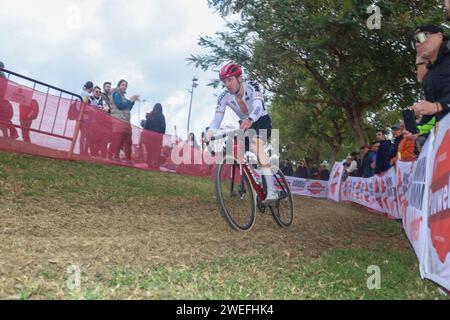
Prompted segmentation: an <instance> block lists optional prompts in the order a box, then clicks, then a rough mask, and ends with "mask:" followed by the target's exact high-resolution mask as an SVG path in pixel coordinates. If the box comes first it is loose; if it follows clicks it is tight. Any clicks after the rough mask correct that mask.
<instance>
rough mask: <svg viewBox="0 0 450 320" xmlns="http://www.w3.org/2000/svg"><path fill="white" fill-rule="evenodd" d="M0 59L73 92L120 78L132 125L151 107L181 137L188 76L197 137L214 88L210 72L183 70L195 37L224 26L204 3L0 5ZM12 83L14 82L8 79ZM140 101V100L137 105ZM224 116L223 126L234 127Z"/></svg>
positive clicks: (107, 0)
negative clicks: (159, 109)
mask: <svg viewBox="0 0 450 320" xmlns="http://www.w3.org/2000/svg"><path fill="white" fill-rule="evenodd" d="M0 8H1V9H0V21H1V24H2V26H3V27H2V28H0V39H2V45H1V46H0V61H2V62H4V64H5V67H6V69H9V70H11V71H14V72H17V73H20V74H23V75H26V76H29V77H31V78H34V79H38V80H40V81H42V82H45V83H49V84H51V85H54V86H57V87H60V88H63V89H66V90H68V91H71V92H74V93H81V91H82V86H83V84H84V83H85V82H86V81H87V80H92V81H93V82H94V83H95V84H96V85H99V86H100V87H101V86H102V84H103V83H104V82H105V81H110V82H112V83H113V87H114V86H115V85H116V84H117V82H118V81H119V80H120V79H126V80H128V93H127V95H128V96H132V95H134V94H139V95H140V96H141V100H143V101H141V102H137V103H136V105H135V107H134V109H133V111H132V120H131V122H132V123H133V124H135V125H138V124H139V123H140V120H139V119H143V118H144V117H145V113H146V112H149V111H151V109H152V108H153V105H154V104H155V103H157V102H159V103H161V104H162V105H163V111H164V114H165V117H166V123H167V132H166V133H167V134H174V133H175V126H176V128H177V129H176V130H177V132H176V133H177V135H178V136H180V137H181V138H186V135H187V131H186V130H187V119H188V111H189V103H190V97H191V96H190V93H189V92H188V90H190V89H191V85H192V78H193V77H194V76H195V77H197V78H198V79H199V81H198V84H199V86H198V87H197V88H196V89H194V96H193V103H192V115H191V124H190V127H191V130H190V131H193V132H194V133H195V134H196V135H197V136H198V135H199V134H200V133H201V132H202V130H203V129H204V128H205V127H206V126H208V125H209V124H210V122H211V120H212V118H213V117H214V112H215V106H216V101H217V95H218V94H220V92H221V91H222V88H218V89H214V88H212V87H209V86H207V84H208V83H209V82H210V80H211V79H213V78H216V77H217V75H216V74H215V73H213V72H203V71H202V70H200V69H196V68H195V66H194V65H189V64H188V62H187V61H186V59H187V58H188V57H189V56H190V55H191V54H198V53H202V52H203V53H204V52H205V51H204V49H202V48H200V47H199V46H198V39H199V37H200V36H206V35H209V36H212V35H214V33H215V32H218V31H222V30H224V29H225V21H224V20H223V19H222V18H221V17H220V15H219V14H218V13H217V12H215V11H214V9H212V8H208V5H207V0H127V1H117V0H76V1H75V0H39V1H32V0H14V1H11V0H0ZM12 80H14V79H13V78H12ZM144 100H145V101H144ZM236 122H237V117H236V116H235V115H234V114H233V113H232V112H227V115H226V117H225V120H224V122H223V125H224V126H226V125H234V126H236Z"/></svg>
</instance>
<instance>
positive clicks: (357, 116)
mask: <svg viewBox="0 0 450 320" xmlns="http://www.w3.org/2000/svg"><path fill="white" fill-rule="evenodd" d="M371 4H372V2H371V1H358V0H347V1H341V0H339V1H338V0H336V1H335V0H322V1H310V0H259V1H253V0H210V1H209V5H210V6H211V7H212V8H214V9H216V10H218V11H219V12H220V13H221V14H222V15H223V16H224V17H227V16H229V15H231V14H239V17H240V18H239V19H237V20H236V21H233V22H228V23H227V30H226V31H222V32H219V33H217V34H216V36H215V37H201V38H200V40H199V45H200V46H201V47H203V48H205V49H207V50H206V53H204V54H200V55H194V56H191V57H190V58H189V59H188V60H189V61H190V62H192V63H195V65H196V66H198V67H201V68H202V69H216V68H217V67H218V66H220V65H221V64H223V63H225V62H228V61H236V62H238V63H240V64H242V65H243V66H244V67H245V69H246V71H247V73H248V75H249V77H251V78H255V79H257V80H258V81H260V82H261V83H262V84H263V85H264V87H265V88H266V89H268V90H269V91H270V92H272V93H273V94H274V95H273V97H274V105H275V104H276V107H273V108H272V110H271V113H272V114H274V113H277V112H278V113H279V114H277V115H276V116H275V114H274V116H275V117H276V118H277V119H278V121H279V123H280V124H284V125H286V124H287V123H289V121H290V116H291V114H284V112H283V110H284V108H288V106H289V108H294V109H296V112H297V113H302V114H304V113H308V114H307V115H302V118H306V119H303V120H304V123H303V124H302V126H301V128H298V130H300V133H299V134H298V135H297V136H294V135H293V132H294V130H290V131H287V130H285V131H286V134H289V135H288V136H285V135H283V136H282V137H281V138H282V140H283V141H282V143H283V144H285V145H288V144H289V142H290V141H292V140H296V141H299V140H298V136H301V137H305V138H303V139H302V140H301V141H299V142H298V143H299V145H298V146H297V149H298V150H302V152H303V153H307V152H308V151H307V150H305V149H303V148H304V146H305V145H313V144H314V142H315V141H317V140H319V139H325V137H326V136H334V137H339V136H341V135H342V139H338V140H337V141H336V142H335V144H336V145H344V146H347V145H350V149H351V148H353V149H355V150H356V149H357V148H358V147H359V145H361V144H363V143H365V142H367V141H368V140H371V139H372V136H369V135H368V134H367V133H368V132H370V130H371V129H372V126H374V125H376V126H377V127H380V126H381V127H388V126H390V125H392V124H393V123H394V122H398V120H399V119H398V117H399V110H400V109H402V108H404V107H405V106H407V105H410V104H411V103H413V102H414V101H416V100H417V97H418V94H419V90H418V87H413V86H411V85H408V83H414V81H415V73H414V69H413V66H414V59H415V51H414V50H413V49H412V48H411V46H410V39H411V35H412V32H413V30H414V27H415V26H417V25H419V24H422V23H425V22H426V23H440V22H442V20H443V12H442V1H438V0H433V1H410V0H399V1H377V2H376V4H377V5H378V6H379V7H380V9H381V14H382V20H381V29H379V30H370V29H369V28H368V27H367V20H368V18H369V17H370V16H371V14H372V13H370V12H369V13H368V11H367V8H368V7H369V6H370V5H371ZM275 101H276V102H275ZM316 109H319V110H322V111H323V110H324V109H325V111H323V112H322V111H321V116H320V117H319V118H320V119H318V117H317V110H316ZM331 109H336V110H333V111H331ZM311 119H316V120H317V121H310V120H311ZM333 121H336V122H337V123H338V124H342V123H346V126H347V127H348V129H350V130H352V132H353V134H351V133H350V132H349V130H347V129H346V130H344V129H341V128H340V127H339V125H338V126H337V127H336V125H335V124H333ZM317 123H320V124H322V125H323V126H326V127H327V128H322V130H319V129H318V128H316V126H317ZM291 127H292V128H294V127H295V124H291ZM318 132H319V133H322V132H325V137H322V136H318V135H317V133H318ZM309 136H314V137H313V138H315V139H313V138H311V139H309ZM308 139H309V140H308ZM316 145H317V144H316ZM322 145H323V146H324V147H321V148H320V150H316V151H315V152H316V153H317V152H319V153H322V154H323V153H328V154H329V156H331V157H333V156H336V155H338V154H342V151H343V150H342V149H340V148H335V147H333V143H330V142H328V141H326V140H322ZM296 152H297V151H296ZM298 152H300V151H298Z"/></svg>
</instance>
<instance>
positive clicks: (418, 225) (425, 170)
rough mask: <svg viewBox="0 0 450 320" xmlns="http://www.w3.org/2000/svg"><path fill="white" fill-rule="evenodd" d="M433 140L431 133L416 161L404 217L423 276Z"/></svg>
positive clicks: (406, 231)
mask: <svg viewBox="0 0 450 320" xmlns="http://www.w3.org/2000/svg"><path fill="white" fill-rule="evenodd" d="M433 142H434V134H433V133H431V134H430V137H429V138H428V141H427V143H426V144H425V146H424V147H423V149H422V152H421V153H420V156H419V159H418V160H417V161H416V162H415V163H414V167H413V170H412V175H411V184H410V187H409V189H408V194H407V199H408V207H407V210H406V216H405V218H404V219H403V227H404V229H405V233H406V236H407V237H408V239H409V241H410V242H411V245H412V247H413V248H414V251H415V253H416V256H417V259H418V260H419V270H420V274H421V275H422V277H424V276H425V265H424V256H425V249H426V238H427V236H426V233H427V227H426V226H427V220H428V215H427V207H428V206H427V203H428V189H429V188H428V186H429V184H430V164H431V159H430V158H431V154H432V151H433Z"/></svg>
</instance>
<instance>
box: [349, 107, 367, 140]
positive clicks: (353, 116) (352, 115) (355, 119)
mask: <svg viewBox="0 0 450 320" xmlns="http://www.w3.org/2000/svg"><path fill="white" fill-rule="evenodd" d="M345 111H346V114H347V118H348V120H349V122H350V125H351V126H352V129H353V133H354V134H355V137H356V141H357V142H358V144H359V146H362V145H364V144H366V143H367V142H366V141H365V135H364V132H363V130H362V127H361V121H362V115H361V112H358V110H357V109H356V108H352V107H347V108H345Z"/></svg>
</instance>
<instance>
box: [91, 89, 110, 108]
mask: <svg viewBox="0 0 450 320" xmlns="http://www.w3.org/2000/svg"><path fill="white" fill-rule="evenodd" d="M89 104H90V105H91V106H95V107H97V108H98V109H99V110H101V111H103V112H106V113H109V111H110V109H109V106H108V105H107V104H106V101H105V99H103V96H102V89H100V87H97V86H95V87H94V90H93V91H92V92H91V94H90V95H89Z"/></svg>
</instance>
